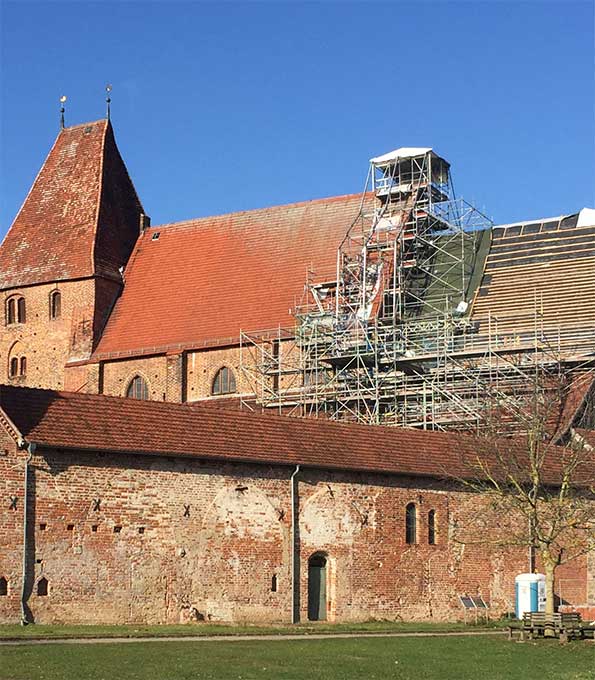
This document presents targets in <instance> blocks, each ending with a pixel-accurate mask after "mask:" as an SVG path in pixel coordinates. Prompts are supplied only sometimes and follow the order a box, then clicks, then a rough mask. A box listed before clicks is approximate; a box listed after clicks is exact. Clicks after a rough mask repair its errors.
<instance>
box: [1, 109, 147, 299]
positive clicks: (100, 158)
mask: <svg viewBox="0 0 595 680" xmlns="http://www.w3.org/2000/svg"><path fill="white" fill-rule="evenodd" d="M141 212H142V207H141V205H140V202H139V200H138V197H137V195H136V192H135V190H134V187H133V186H132V182H131V181H130V178H129V176H128V173H127V171H126V168H125V166H124V163H123V161H122V158H121V157H120V153H119V151H118V148H117V146H116V143H115V140H114V135H113V131H112V127H111V125H110V123H109V122H108V121H105V120H100V121H97V122H94V123H86V124H84V125H76V126H74V127H70V128H66V129H64V130H61V131H60V133H59V134H58V137H57V139H56V141H55V143H54V146H53V147H52V149H51V151H50V153H49V155H48V157H47V159H46V161H45V163H44V164H43V167H42V168H41V170H40V172H39V174H38V175H37V178H36V180H35V182H34V184H33V186H32V188H31V190H30V191H29V194H28V196H27V198H26V199H25V202H24V203H23V206H22V207H21V210H20V211H19V213H18V215H17V217H16V218H15V221H14V223H13V224H12V227H11V228H10V230H9V232H8V234H7V235H6V238H5V239H4V242H3V243H2V245H1V246H0V289H2V288H14V287H18V286H26V285H29V284H32V283H41V282H48V281H59V280H65V279H73V278H80V277H86V276H92V275H93V274H103V275H106V276H111V277H118V276H119V274H118V268H119V267H120V266H122V265H123V264H124V263H125V262H126V260H127V258H128V255H129V253H130V251H131V250H132V247H133V245H134V243H135V241H136V238H137V237H138V233H139V216H140V213H141Z"/></svg>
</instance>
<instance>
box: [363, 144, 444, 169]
mask: <svg viewBox="0 0 595 680" xmlns="http://www.w3.org/2000/svg"><path fill="white" fill-rule="evenodd" d="M429 151H432V149H430V148H426V147H415V146H402V147H401V148H400V149H395V150H394V151H389V153H385V154H384V155H383V156H376V158H370V163H374V165H382V164H383V163H390V161H396V160H398V159H399V158H413V157H414V156H423V155H424V154H426V153H428V152H429Z"/></svg>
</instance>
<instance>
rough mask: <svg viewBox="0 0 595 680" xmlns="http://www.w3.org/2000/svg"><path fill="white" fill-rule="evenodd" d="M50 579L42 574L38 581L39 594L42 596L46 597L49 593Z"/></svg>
mask: <svg viewBox="0 0 595 680" xmlns="http://www.w3.org/2000/svg"><path fill="white" fill-rule="evenodd" d="M48 585H49V584H48V580H47V578H46V577H45V576H42V577H41V578H40V579H39V581H37V594H38V595H40V596H41V597H45V596H46V595H47V594H48Z"/></svg>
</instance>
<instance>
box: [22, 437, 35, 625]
mask: <svg viewBox="0 0 595 680" xmlns="http://www.w3.org/2000/svg"><path fill="white" fill-rule="evenodd" d="M21 446H22V448H26V449H27V452H28V454H29V455H28V456H27V458H26V459H25V485H24V486H25V490H24V493H25V495H24V498H23V579H22V581H21V625H22V626H26V625H27V624H28V623H29V619H28V618H27V611H26V608H25V605H26V597H27V595H26V590H27V535H28V532H29V463H30V462H31V459H32V458H33V454H34V453H35V449H36V448H37V446H36V444H34V443H33V442H31V443H27V442H25V441H23V442H21Z"/></svg>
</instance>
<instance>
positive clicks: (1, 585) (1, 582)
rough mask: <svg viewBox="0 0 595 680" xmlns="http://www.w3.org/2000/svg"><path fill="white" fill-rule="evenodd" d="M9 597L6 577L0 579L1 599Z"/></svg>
mask: <svg viewBox="0 0 595 680" xmlns="http://www.w3.org/2000/svg"><path fill="white" fill-rule="evenodd" d="M5 595H8V581H7V580H6V579H5V578H4V576H2V577H0V597H4V596H5Z"/></svg>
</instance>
